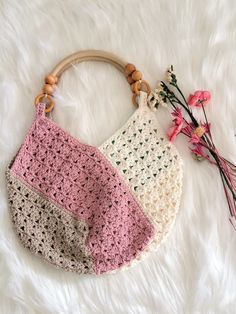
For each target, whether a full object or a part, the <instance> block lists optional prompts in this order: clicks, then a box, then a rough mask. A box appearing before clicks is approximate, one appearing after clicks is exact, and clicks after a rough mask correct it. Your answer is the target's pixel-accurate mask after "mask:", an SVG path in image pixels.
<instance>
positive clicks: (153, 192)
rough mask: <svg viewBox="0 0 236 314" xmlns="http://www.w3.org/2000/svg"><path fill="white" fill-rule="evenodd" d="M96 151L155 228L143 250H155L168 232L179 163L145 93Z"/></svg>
mask: <svg viewBox="0 0 236 314" xmlns="http://www.w3.org/2000/svg"><path fill="white" fill-rule="evenodd" d="M100 150H101V151H102V152H103V154H105V155H106V157H107V158H108V159H109V160H110V161H111V162H112V164H113V166H114V167H116V168H117V169H118V171H119V172H120V174H121V175H122V176H123V177H124V179H125V180H126V182H127V183H128V185H129V186H130V188H131V190H132V191H133V193H134V195H135V197H136V198H137V200H138V201H139V202H140V204H141V205H142V207H143V210H144V211H145V213H146V215H147V216H148V217H149V219H151V221H152V222H153V224H154V225H155V228H156V237H155V238H154V240H153V241H152V242H151V244H150V245H149V247H148V249H147V251H153V250H155V249H156V248H157V247H158V245H159V244H160V243H161V242H162V240H163V239H164V238H165V237H166V235H167V234H168V233H169V231H170V229H171V226H172V225H173V222H174V221H175V217H176V214H177V212H178V209H179V206H180V200H181V193H182V160H181V158H180V156H179V154H178V151H177V149H176V148H175V146H174V145H173V144H172V143H170V142H169V140H168V139H167V138H166V136H165V134H164V133H163V131H162V129H161V128H160V126H159V123H158V121H157V118H156V115H155V113H154V112H153V111H152V110H151V109H150V108H149V107H148V105H147V98H146V93H142V92H141V95H140V99H139V108H138V109H137V110H136V111H135V113H134V114H133V115H132V116H131V118H130V119H129V120H128V121H127V123H126V124H125V125H124V126H123V127H122V128H121V129H120V130H118V131H117V132H116V133H115V134H114V135H113V136H112V137H111V138H109V139H108V140H107V141H106V142H105V143H104V144H102V146H100Z"/></svg>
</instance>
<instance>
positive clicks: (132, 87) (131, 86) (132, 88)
mask: <svg viewBox="0 0 236 314" xmlns="http://www.w3.org/2000/svg"><path fill="white" fill-rule="evenodd" d="M130 88H131V90H132V92H133V93H134V83H133V84H131V85H130Z"/></svg>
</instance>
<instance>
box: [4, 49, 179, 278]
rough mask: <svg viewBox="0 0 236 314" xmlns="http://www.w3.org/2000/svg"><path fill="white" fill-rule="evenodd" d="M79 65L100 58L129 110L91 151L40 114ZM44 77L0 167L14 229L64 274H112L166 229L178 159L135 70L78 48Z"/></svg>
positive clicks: (173, 208)
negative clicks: (127, 93) (127, 96)
mask: <svg viewBox="0 0 236 314" xmlns="http://www.w3.org/2000/svg"><path fill="white" fill-rule="evenodd" d="M85 60H96V61H105V62H109V63H111V64H113V65H114V66H115V67H117V68H118V69H119V70H121V71H122V73H125V74H126V76H127V79H128V82H129V83H130V84H131V87H132V91H133V103H134V104H135V105H137V109H136V110H135V112H134V113H133V115H132V116H131V117H130V118H129V119H128V121H127V122H126V123H125V124H124V125H123V127H122V128H121V129H120V130H118V131H117V132H116V133H115V134H113V135H112V136H111V137H110V138H109V139H108V140H107V141H106V142H105V143H103V144H102V145H101V146H100V147H93V146H90V145H87V144H84V143H82V142H81V141H80V140H79V139H76V138H74V137H72V136H71V135H70V134H68V133H67V132H66V131H65V130H63V129H62V128H61V127H60V126H59V125H57V124H56V123H55V122H54V121H53V120H52V119H51V117H49V116H48V112H50V111H51V110H52V109H53V107H54V105H55V103H54V100H53V91H54V87H55V84H57V83H58V81H59V78H60V76H61V74H62V73H63V72H64V71H65V70H66V69H67V68H68V67H69V66H70V65H71V64H73V63H78V62H81V61H85ZM45 80H46V85H45V86H44V88H43V93H42V94H40V95H39V96H38V97H37V98H36V100H35V104H36V117H35V120H34V122H33V124H32V126H31V128H30V130H29V131H28V133H27V135H26V138H25V140H24V143H23V144H22V145H21V147H20V149H19V151H18V153H17V154H16V156H15V157H14V159H13V160H12V161H11V163H10V164H9V166H8V167H7V171H6V179H7V187H8V198H9V207H10V211H11V215H12V220H13V223H14V226H15V229H16V232H17V234H18V236H19V238H20V240H21V242H22V243H23V245H24V246H25V247H26V248H28V249H29V250H30V251H31V252H33V253H34V254H37V255H39V256H41V257H43V258H44V259H46V260H47V261H49V262H50V263H52V264H54V265H55V266H57V267H60V268H62V269H64V270H68V271H74V272H77V273H80V274H87V273H93V274H102V273H107V272H111V271H113V272H114V271H115V270H117V269H119V268H121V267H122V266H128V265H130V264H131V262H132V261H134V260H138V259H141V257H142V256H144V255H145V253H147V252H148V251H151V250H153V249H155V248H157V246H158V245H159V243H160V242H161V241H162V240H163V239H164V238H165V236H166V235H167V233H168V231H169V230H170V227H171V226H172V224H173V222H174V219H175V216H176V213H177V211H178V208H179V203H180V197H181V189H182V162H181V159H180V157H179V155H178V152H177V151H176V148H175V147H174V146H173V145H172V144H171V143H170V142H169V141H168V140H167V138H166V137H165V135H164V134H163V132H162V130H161V129H160V127H159V124H158V122H157V119H156V116H155V113H154V112H153V111H152V110H151V109H150V107H149V105H148V101H147V96H148V94H149V93H150V87H149V85H148V83H147V82H146V81H144V80H142V75H141V73H140V72H139V71H137V70H135V67H134V65H132V64H127V63H126V62H124V61H123V60H121V59H120V58H118V57H116V56H114V55H113V54H111V53H107V52H103V51H98V50H90V51H81V52H78V53H76V54H73V55H71V56H69V57H67V58H65V59H64V60H62V62H60V63H59V64H58V65H57V66H56V67H55V68H54V70H53V71H52V72H51V74H50V75H48V76H47V77H46V79H45Z"/></svg>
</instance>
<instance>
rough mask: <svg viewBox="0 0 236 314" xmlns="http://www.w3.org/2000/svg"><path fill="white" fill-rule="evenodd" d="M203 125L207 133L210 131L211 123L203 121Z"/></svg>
mask: <svg viewBox="0 0 236 314" xmlns="http://www.w3.org/2000/svg"><path fill="white" fill-rule="evenodd" d="M202 126H203V127H204V128H205V130H206V133H210V130H211V123H203V124H202Z"/></svg>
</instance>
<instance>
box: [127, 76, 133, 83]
mask: <svg viewBox="0 0 236 314" xmlns="http://www.w3.org/2000/svg"><path fill="white" fill-rule="evenodd" d="M127 81H128V83H129V84H133V83H134V80H133V78H132V75H128V76H127Z"/></svg>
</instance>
